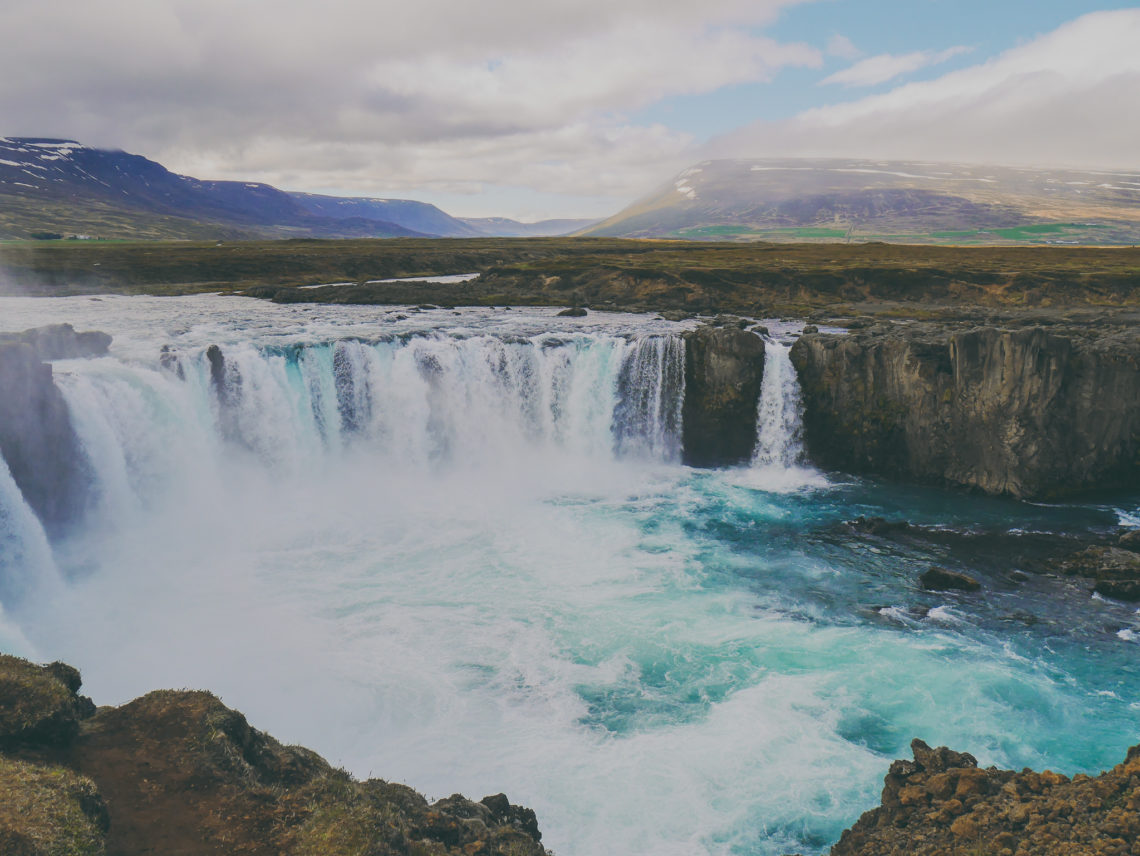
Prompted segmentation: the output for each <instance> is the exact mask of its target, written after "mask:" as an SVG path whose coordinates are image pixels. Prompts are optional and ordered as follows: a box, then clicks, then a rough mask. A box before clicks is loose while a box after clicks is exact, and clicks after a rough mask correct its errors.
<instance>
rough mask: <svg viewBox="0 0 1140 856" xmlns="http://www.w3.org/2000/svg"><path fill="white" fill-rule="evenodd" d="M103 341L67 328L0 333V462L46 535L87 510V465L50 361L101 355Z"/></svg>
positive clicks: (102, 335) (107, 340) (105, 345)
mask: <svg viewBox="0 0 1140 856" xmlns="http://www.w3.org/2000/svg"><path fill="white" fill-rule="evenodd" d="M110 343H111V337H110V336H108V335H107V334H106V333H100V332H95V331H92V332H86V333H77V332H76V331H75V330H74V329H73V328H72V326H71V325H70V324H54V325H51V326H49V327H37V328H35V329H33V330H25V331H24V332H22V333H0V402H3V407H0V456H2V457H3V459H4V461H5V462H6V463H7V465H8V469H9V471H10V472H11V474H12V478H13V479H14V480H15V482H16V484H17V486H19V488H20V491H21V493H22V494H23V495H24V499H25V500H26V501H27V503H28V505H30V506H31V507H32V509H33V510H34V511H35V512H36V516H37V517H39V519H40V522H41V523H43V525H44V528H45V529H46V530H47V531H48V533H49V534H51V535H58V534H61V533H62V531H63V530H64V529H66V527H67V526H68V525H69V524H70V523H72V522H73V521H75V520H76V519H77V518H79V517H80V516H81V515H82V513H83V511H84V510H85V508H86V506H87V504H88V494H87V488H88V483H89V479H88V475H87V464H86V460H85V459H84V457H83V454H82V452H81V450H80V448H79V440H78V438H77V437H76V435H75V431H74V429H73V427H72V424H71V417H70V415H69V413H68V410H67V404H66V403H65V402H64V400H63V395H61V394H60V391H59V389H57V388H56V385H55V382H54V380H53V376H52V367H51V364H50V362H47V361H49V360H61V359H75V358H79V357H98V356H102V355H104V354H106V353H107V348H108V347H109V346H110Z"/></svg>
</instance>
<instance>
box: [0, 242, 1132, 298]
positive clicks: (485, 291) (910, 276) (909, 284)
mask: <svg viewBox="0 0 1140 856" xmlns="http://www.w3.org/2000/svg"><path fill="white" fill-rule="evenodd" d="M1034 234H1039V235H1057V234H1065V233H1064V232H1057V231H1055V230H1054V231H1051V230H1049V229H1047V228H1044V229H1042V230H1041V231H1038V232H1036V233H1034ZM476 272H477V273H479V274H481V276H480V277H479V278H478V279H477V280H475V281H473V282H470V283H462V284H454V283H451V284H448V283H445V284H424V283H415V284H409V283H395V284H371V285H370V284H367V282H368V281H369V280H379V279H390V278H398V277H410V276H438V275H445V274H466V273H476ZM346 282H347V283H351V285H347V286H337V287H330V288H317V289H305V288H299V286H310V285H318V284H322V283H346ZM0 283H2V284H3V285H2V286H0V287H4V288H6V289H7V290H8V291H9V292H11V291H15V290H18V291H20V292H21V293H28V294H39V295H62V294H90V293H124V294H139V293H147V294H185V293H195V292H203V291H223V292H232V291H242V292H244V293H246V294H249V295H251V296H257V297H264V298H269V299H273V300H277V301H279V302H332V303H393V304H396V303H434V304H453V305H461V304H462V305H503V304H519V305H523V304H531V305H571V304H582V305H588V306H594V307H598V308H622V309H653V310H664V309H682V310H686V311H734V312H747V313H758V312H777V313H793V312H803V311H807V310H810V309H812V308H815V307H826V306H836V305H839V304H844V303H856V302H866V301H893V302H899V303H903V304H906V303H911V304H918V303H921V304H929V305H935V306H958V307H961V306H972V305H977V306H992V307H1063V306H1090V307H1098V306H1105V307H1111V306H1129V307H1135V306H1140V249H1137V248H1100V249H1097V248H1084V247H1081V248H1071V247H1049V246H1038V247H1026V246H1013V247H961V246H959V247H940V246H906V245H899V244H878V243H867V244H850V245H848V244H837V243H798V244H793V243H740V242H719V243H714V242H691V241H690V242H686V241H661V240H657V241H635V240H622V239H610V238H509V239H501V238H484V239H389V240H328V241H320V240H287V241H256V242H207V243H193V242H177V243H175V242H171V243H159V242H138V243H126V242H124V243H111V242H94V241H52V242H23V243H9V244H3V245H0Z"/></svg>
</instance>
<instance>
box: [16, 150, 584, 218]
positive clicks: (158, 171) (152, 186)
mask: <svg viewBox="0 0 1140 856" xmlns="http://www.w3.org/2000/svg"><path fill="white" fill-rule="evenodd" d="M588 224H589V221H557V223H556V224H555V225H553V226H552V225H550V223H547V224H543V223H536V224H527V223H518V222H516V221H513V220H506V219H497V218H496V219H489V220H474V221H464V220H459V219H457V218H455V217H452V216H450V215H449V214H447V213H445V212H444V211H441V210H440V209H439V208H437V207H436V206H434V205H429V204H428V203H426V202H416V201H413V200H408V199H370V198H355V197H351V198H350V197H336V196H319V195H314V194H308V193H289V192H286V191H283V190H278V189H277V188H276V187H273V186H271V185H268V184H260V183H255V182H240V181H204V180H201V179H197V178H193V177H190V176H184V175H177V174H176V173H173V172H171V171H170V170H168V169H166V168H165V167H164V166H162V165H161V164H158V163H155V162H154V161H151V160H148V159H147V158H144V157H141V156H140V155H132V154H128V153H127V152H121V151H111V150H107V149H96V148H91V147H89V146H85V145H82V144H81V143H77V142H75V141H71V140H53V139H44V138H32V137H24V138H14V137H13V138H0V240H20V239H28V238H33V237H42V236H48V235H59V236H72V235H82V236H89V237H94V238H109V239H143V240H154V239H175V240H218V239H226V240H236V239H256V238H395V237H404V238H410V237H480V236H494V235H516V234H551V233H552V232H551V231H549V230H550V229H551V228H553V229H555V233H557V232H558V231H559V230H561V231H562V232H571V231H574V230H575V229H579V228H582V227H583V226H585V225H588ZM563 226H564V228H563ZM528 229H530V230H533V229H537V230H538V231H537V232H528V231H526V230H528ZM544 229H545V230H546V231H544Z"/></svg>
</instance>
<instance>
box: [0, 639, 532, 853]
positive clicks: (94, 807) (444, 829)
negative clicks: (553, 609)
mask: <svg viewBox="0 0 1140 856" xmlns="http://www.w3.org/2000/svg"><path fill="white" fill-rule="evenodd" d="M79 688H80V677H79V673H78V672H77V671H76V670H75V669H73V668H71V667H70V666H66V665H64V664H62V663H54V664H52V665H50V666H36V665H34V664H32V663H29V662H27V661H25V660H20V659H18V658H15V657H9V656H5V655H0V853H3V854H5V856H104V854H114V856H135V854H138V856H142V854H154V853H162V854H168V856H175V854H177V856H199V854H201V856H234V855H235V854H249V856H293V855H294V854H296V856H342V854H344V855H345V856H347V854H352V856H397V854H399V856H545V854H546V851H545V850H544V849H543V847H542V845H541V844H540V843H539V842H540V839H541V837H542V836H541V833H540V832H539V830H538V825H537V822H536V820H535V816H534V812H533V811H531V810H530V809H527V808H522V807H520V806H517V805H511V803H510V801H509V800H508V799H507V798H506V797H505V796H503V795H502V794H496V795H494V796H489V797H486V798H484V799H483V800H482V801H480V802H472V801H471V800H468V799H465V798H464V797H462V796H459V795H455V796H451V797H448V798H446V799H443V800H439V801H438V802H436V803H434V804H431V803H428V801H427V800H426V799H424V798H423V797H422V796H420V795H419V794H418V793H416V792H415V791H413V790H412V789H411V788H408V787H405V786H404V785H399V784H393V783H389V782H384V781H381V780H379V779H370V780H368V781H366V782H358V781H356V780H355V779H353V778H352V777H351V776H349V775H348V774H347V773H345V772H344V771H343V770H336V769H334V768H332V767H331V766H330V765H329V764H328V763H327V762H326V761H325V760H324V759H323V758H321V757H320V756H318V755H317V754H316V753H314V752H311V751H309V750H307V749H303V748H301V747H297V746H283V745H281V744H280V743H279V742H277V741H276V740H274V739H273V738H272V737H270V736H269V735H267V734H264V733H262V732H260V731H258V730H257V729H255V728H252V727H250V725H249V723H248V722H247V721H246V719H245V717H244V716H242V715H241V714H240V713H238V712H237V711H235V710H231V709H229V708H227V707H226V706H225V705H223V704H222V703H221V702H220V701H219V700H218V699H217V698H216V697H214V696H213V695H211V694H210V693H206V692H188V691H180V692H173V691H158V692H152V693H149V694H147V695H145V696H143V697H142V698H139V699H136V700H134V701H133V702H130V703H129V704H125V705H123V706H122V707H101V708H98V709H96V708H95V706H94V705H93V704H92V703H91V702H90V700H89V699H86V698H84V697H82V696H79V695H78V690H79Z"/></svg>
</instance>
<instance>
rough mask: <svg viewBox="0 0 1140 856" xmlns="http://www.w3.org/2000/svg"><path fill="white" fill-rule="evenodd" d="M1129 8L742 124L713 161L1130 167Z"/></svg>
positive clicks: (1132, 75)
mask: <svg viewBox="0 0 1140 856" xmlns="http://www.w3.org/2000/svg"><path fill="white" fill-rule="evenodd" d="M1137 45H1140V9H1127V10H1121V11H1114V12H1096V13H1092V14H1089V15H1085V16H1083V17H1081V18H1078V19H1076V20H1075V21H1072V22H1070V23H1068V24H1066V25H1064V26H1062V27H1060V28H1058V29H1057V30H1055V31H1053V32H1051V33H1048V34H1046V35H1043V36H1040V37H1038V38H1036V39H1034V40H1033V41H1030V42H1028V43H1026V44H1024V45H1021V46H1019V47H1016V48H1013V49H1011V50H1009V51H1007V52H1005V53H1004V54H1002V55H1000V56H998V57H996V58H995V59H992V60H990V61H988V62H984V63H980V64H978V65H974V66H971V67H969V68H965V69H961V70H959V71H954V72H950V73H949V74H945V75H943V76H942V77H940V78H937V79H935V80H931V81H925V82H920V83H911V84H906V85H903V86H899V87H897V88H895V89H893V90H891V91H890V92H887V93H884V94H882V95H875V96H871V97H867V98H862V99H859V100H856V101H851V102H848V103H843V104H836V105H833V106H829V107H820V108H816V109H813V110H808V111H806V112H804V113H801V114H800V115H798V116H797V117H795V118H794V119H791V120H788V121H785V122H762V123H755V124H753V125H750V126H747V127H746V128H743V129H741V130H740V131H737V132H734V133H732V134H729V135H727V136H726V137H724V138H721V139H720V140H718V141H715V142H714V143H713V144H710V147H709V150H708V151H709V152H710V153H712V154H714V155H718V156H730V155H735V156H742V157H752V156H788V155H802V156H805V157H812V156H814V157H871V158H904V159H926V160H947V161H965V162H973V163H986V162H988V163H995V164H1010V165H1057V166H1075V167H1092V168H1098V167H1109V168H1111V167H1136V166H1137V160H1138V158H1140V152H1138V150H1137V145H1136V142H1137V140H1140V109H1137V104H1138V102H1137V93H1138V92H1140V50H1137V47H1136V46H1137Z"/></svg>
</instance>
